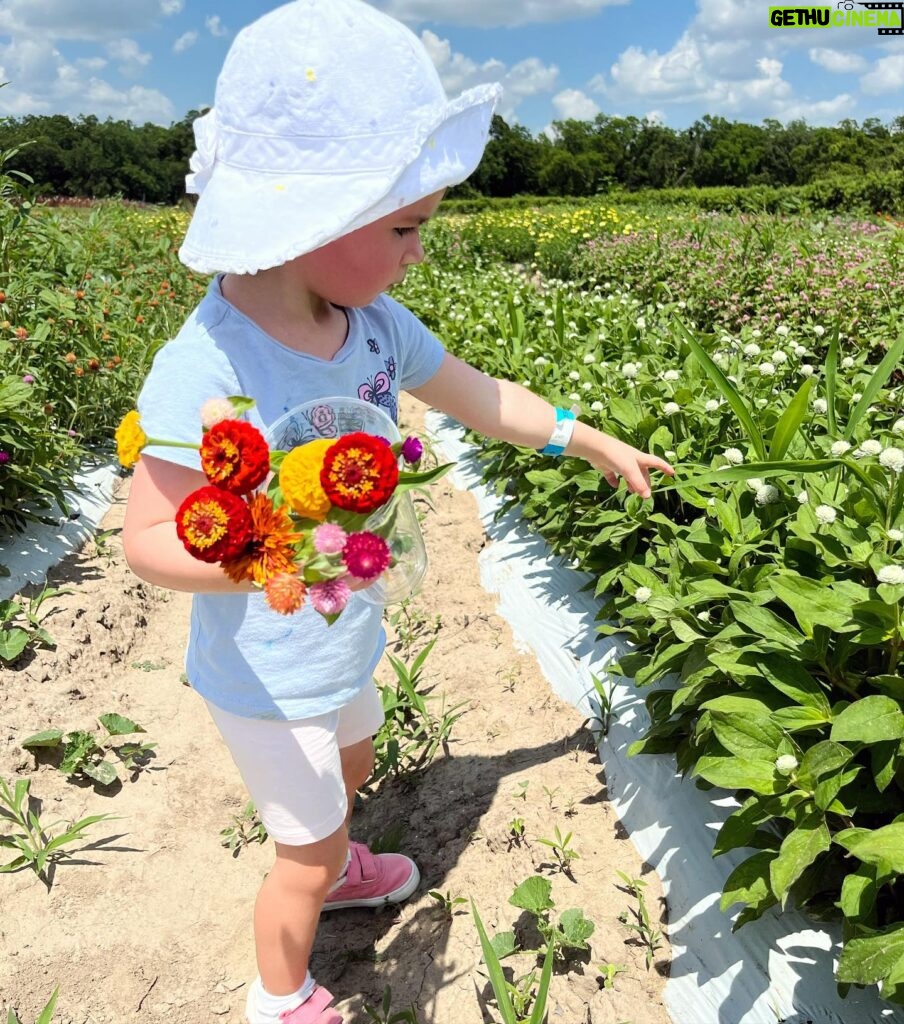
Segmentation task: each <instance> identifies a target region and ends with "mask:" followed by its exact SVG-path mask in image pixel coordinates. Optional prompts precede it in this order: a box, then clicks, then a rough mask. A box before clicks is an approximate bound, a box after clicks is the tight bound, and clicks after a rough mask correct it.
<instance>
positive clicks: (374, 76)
mask: <svg viewBox="0 0 904 1024" xmlns="http://www.w3.org/2000/svg"><path fill="white" fill-rule="evenodd" d="M500 95H501V87H500V86H499V85H498V84H496V83H493V84H487V85H478V86H475V87H474V88H472V89H468V90H467V91H466V92H464V93H462V95H461V96H459V97H458V98H457V99H454V100H449V99H448V97H447V96H446V94H445V91H444V90H443V87H442V84H441V82H440V79H439V75H438V74H437V71H436V69H435V67H434V66H433V63H432V61H431V60H430V57H429V55H428V54H427V51H426V49H425V48H424V46H423V44H422V43H421V42H420V40H419V39H418V38H417V36H416V35H415V34H414V33H413V32H411V31H410V30H409V29H408V28H406V27H405V26H404V25H402V24H401V23H400V22H398V21H396V20H394V19H393V18H390V17H389V16H387V15H385V14H383V13H381V12H380V11H378V10H376V8H374V7H371V6H370V5H369V4H367V3H364V2H363V0H294V2H292V3H288V4H285V5H284V6H282V7H278V8H276V9H275V10H273V11H271V12H270V13H269V14H265V15H264V16H263V17H261V18H259V19H258V20H257V21H255V22H253V23H252V24H251V25H249V26H248V27H247V28H245V29H243V30H242V31H241V32H239V33H238V35H237V36H236V38H235V40H234V41H233V44H232V46H231V48H230V50H229V53H228V54H227V56H226V60H225V62H224V64H223V68H222V70H221V72H220V75H219V78H218V79H217V87H216V94H215V99H214V106H213V107H212V108H211V110H209V111H208V112H207V113H206V114H205V115H204V116H203V117H200V118H198V119H197V120H196V121H195V122H194V132H195V144H196V146H197V151H196V152H195V153H194V154H193V156H192V158H191V162H190V167H191V171H192V173H191V174H189V175H188V176H187V178H186V188H187V191H188V192H191V193H195V194H197V195H198V196H199V197H200V198H199V199H198V203H197V206H196V208H195V211H194V213H193V215H192V220H191V223H190V224H189V227H188V231H187V233H186V236H185V240H184V242H183V244H182V247H181V249H180V250H179V258H180V259H181V260H182V262H183V263H185V264H187V265H188V266H189V267H191V268H192V269H193V270H197V271H198V272H200V273H204V274H212V273H216V272H226V273H233V274H253V273H256V272H257V271H258V270H266V269H268V268H269V267H275V266H279V265H280V264H282V263H285V262H287V261H288V260H291V259H294V258H295V257H296V256H301V255H302V254H303V253H306V252H311V251H312V250H314V249H318V248H320V247H321V246H322V245H326V244H327V243H328V242H331V241H335V240H336V239H337V238H339V237H341V236H342V235H345V234H348V232H350V231H354V230H355V229H357V228H360V227H364V225H366V224H370V223H372V222H373V221H375V220H378V219H380V218H381V217H385V216H387V215H388V214H390V213H392V212H393V211H395V210H397V209H399V208H400V207H402V206H407V205H409V204H410V203H414V202H417V201H418V200H420V199H423V198H424V197H425V196H428V195H431V194H432V193H434V192H437V191H439V190H440V189H443V188H447V187H448V186H450V185H455V184H457V183H458V182H461V181H464V179H465V178H467V177H468V176H469V175H470V174H471V173H472V172H473V171H474V169H475V168H476V167H477V164H478V163H479V161H480V157H481V155H482V153H483V149H484V146H485V145H486V141H487V137H488V134H489V127H490V119H491V116H492V113H493V109H494V107H495V105H496V102H497V100H498V99H499V97H500Z"/></svg>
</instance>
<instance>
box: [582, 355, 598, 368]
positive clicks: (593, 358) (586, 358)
mask: <svg viewBox="0 0 904 1024" xmlns="http://www.w3.org/2000/svg"><path fill="white" fill-rule="evenodd" d="M595 362H596V356H595V355H594V354H593V353H592V352H588V353H587V355H585V356H584V366H590V364H591V363H595Z"/></svg>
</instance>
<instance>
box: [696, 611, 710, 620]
mask: <svg viewBox="0 0 904 1024" xmlns="http://www.w3.org/2000/svg"><path fill="white" fill-rule="evenodd" d="M697 618H698V619H699V620H700V621H701V622H709V619H710V614H709V612H707V611H702V612H697Z"/></svg>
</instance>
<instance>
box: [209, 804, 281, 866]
mask: <svg viewBox="0 0 904 1024" xmlns="http://www.w3.org/2000/svg"><path fill="white" fill-rule="evenodd" d="M268 836H269V833H268V832H267V829H266V828H265V827H264V823H263V822H262V821H261V819H260V815H259V814H258V813H257V808H256V807H255V806H254V801H253V800H249V801H248V803H246V804H245V806H244V807H243V808H242V811H241V813H239V814H234V815H233V816H232V822H231V823H230V824H229V825H227V826H226V828H224V829H221V830H220V846H225V847H226V849H227V850H231V851H232V856H233V857H238V855H239V854H240V853H241V852H242V850H243V849H244V847H246V846H250V845H251V844H252V843H261V844H263V843H265V842H266V841H267V838H268Z"/></svg>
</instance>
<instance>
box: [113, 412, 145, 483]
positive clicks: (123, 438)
mask: <svg viewBox="0 0 904 1024" xmlns="http://www.w3.org/2000/svg"><path fill="white" fill-rule="evenodd" d="M147 443H148V438H147V434H145V432H144V431H143V430H142V429H141V420H140V418H139V416H138V410H137V409H133V410H132V411H131V412H127V413H126V414H125V416H123V418H122V422H121V423H120V424H119V426H118V427H117V428H116V454H117V455H118V457H119V462H120V464H121V465H122V466H123V467H125V469H131V468H132V466H134V465H135V463H136V462H137V461H138V460H139V459H140V458H141V449H142V448H144V446H145V445H146V444H147Z"/></svg>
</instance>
